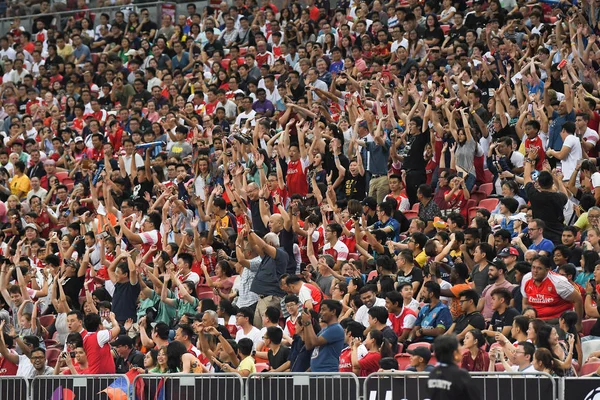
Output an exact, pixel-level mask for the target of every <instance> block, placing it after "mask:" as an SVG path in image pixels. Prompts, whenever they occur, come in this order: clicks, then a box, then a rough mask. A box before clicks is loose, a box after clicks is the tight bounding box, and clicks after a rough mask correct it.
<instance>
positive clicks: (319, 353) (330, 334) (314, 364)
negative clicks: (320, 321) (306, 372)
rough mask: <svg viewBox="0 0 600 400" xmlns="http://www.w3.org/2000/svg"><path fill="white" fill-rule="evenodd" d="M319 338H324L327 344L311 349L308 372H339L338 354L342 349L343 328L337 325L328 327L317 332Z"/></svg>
mask: <svg viewBox="0 0 600 400" xmlns="http://www.w3.org/2000/svg"><path fill="white" fill-rule="evenodd" d="M319 336H321V337H324V338H325V339H326V340H327V344H326V345H324V346H317V347H315V348H314V349H313V351H312V357H311V359H310V370H311V371H312V372H338V371H339V370H340V353H341V352H342V349H343V348H344V336H345V335H344V328H342V326H341V325H340V324H338V323H336V324H333V325H329V326H328V327H326V328H325V329H322V330H321V332H319Z"/></svg>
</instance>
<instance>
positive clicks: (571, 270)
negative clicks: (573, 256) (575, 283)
mask: <svg viewBox="0 0 600 400" xmlns="http://www.w3.org/2000/svg"><path fill="white" fill-rule="evenodd" d="M558 270H559V271H560V270H562V271H564V273H565V274H567V276H569V275H571V280H573V279H575V276H577V268H575V266H574V265H573V264H571V263H568V264H565V265H561V266H560V267H558Z"/></svg>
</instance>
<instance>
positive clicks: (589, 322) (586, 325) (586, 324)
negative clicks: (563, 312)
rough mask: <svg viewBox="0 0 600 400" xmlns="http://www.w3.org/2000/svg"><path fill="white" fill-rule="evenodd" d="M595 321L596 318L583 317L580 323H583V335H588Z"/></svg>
mask: <svg viewBox="0 0 600 400" xmlns="http://www.w3.org/2000/svg"><path fill="white" fill-rule="evenodd" d="M595 323H596V318H590V319H584V320H583V321H582V322H581V324H582V325H583V336H589V335H590V331H591V330H592V327H593V326H594V324H595Z"/></svg>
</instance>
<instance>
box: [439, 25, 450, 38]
mask: <svg viewBox="0 0 600 400" xmlns="http://www.w3.org/2000/svg"><path fill="white" fill-rule="evenodd" d="M440 28H442V31H443V32H444V36H447V35H448V32H450V25H440Z"/></svg>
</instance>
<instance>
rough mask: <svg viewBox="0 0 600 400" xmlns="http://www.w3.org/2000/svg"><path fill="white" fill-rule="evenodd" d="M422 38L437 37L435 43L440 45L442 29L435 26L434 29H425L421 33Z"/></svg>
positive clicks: (442, 36) (442, 34) (442, 35)
mask: <svg viewBox="0 0 600 400" xmlns="http://www.w3.org/2000/svg"><path fill="white" fill-rule="evenodd" d="M423 39H426V40H431V39H438V40H439V42H438V43H437V46H441V45H442V43H443V42H444V31H443V30H442V28H435V29H434V30H429V29H426V30H425V32H424V33H423ZM434 46H436V45H434Z"/></svg>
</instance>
